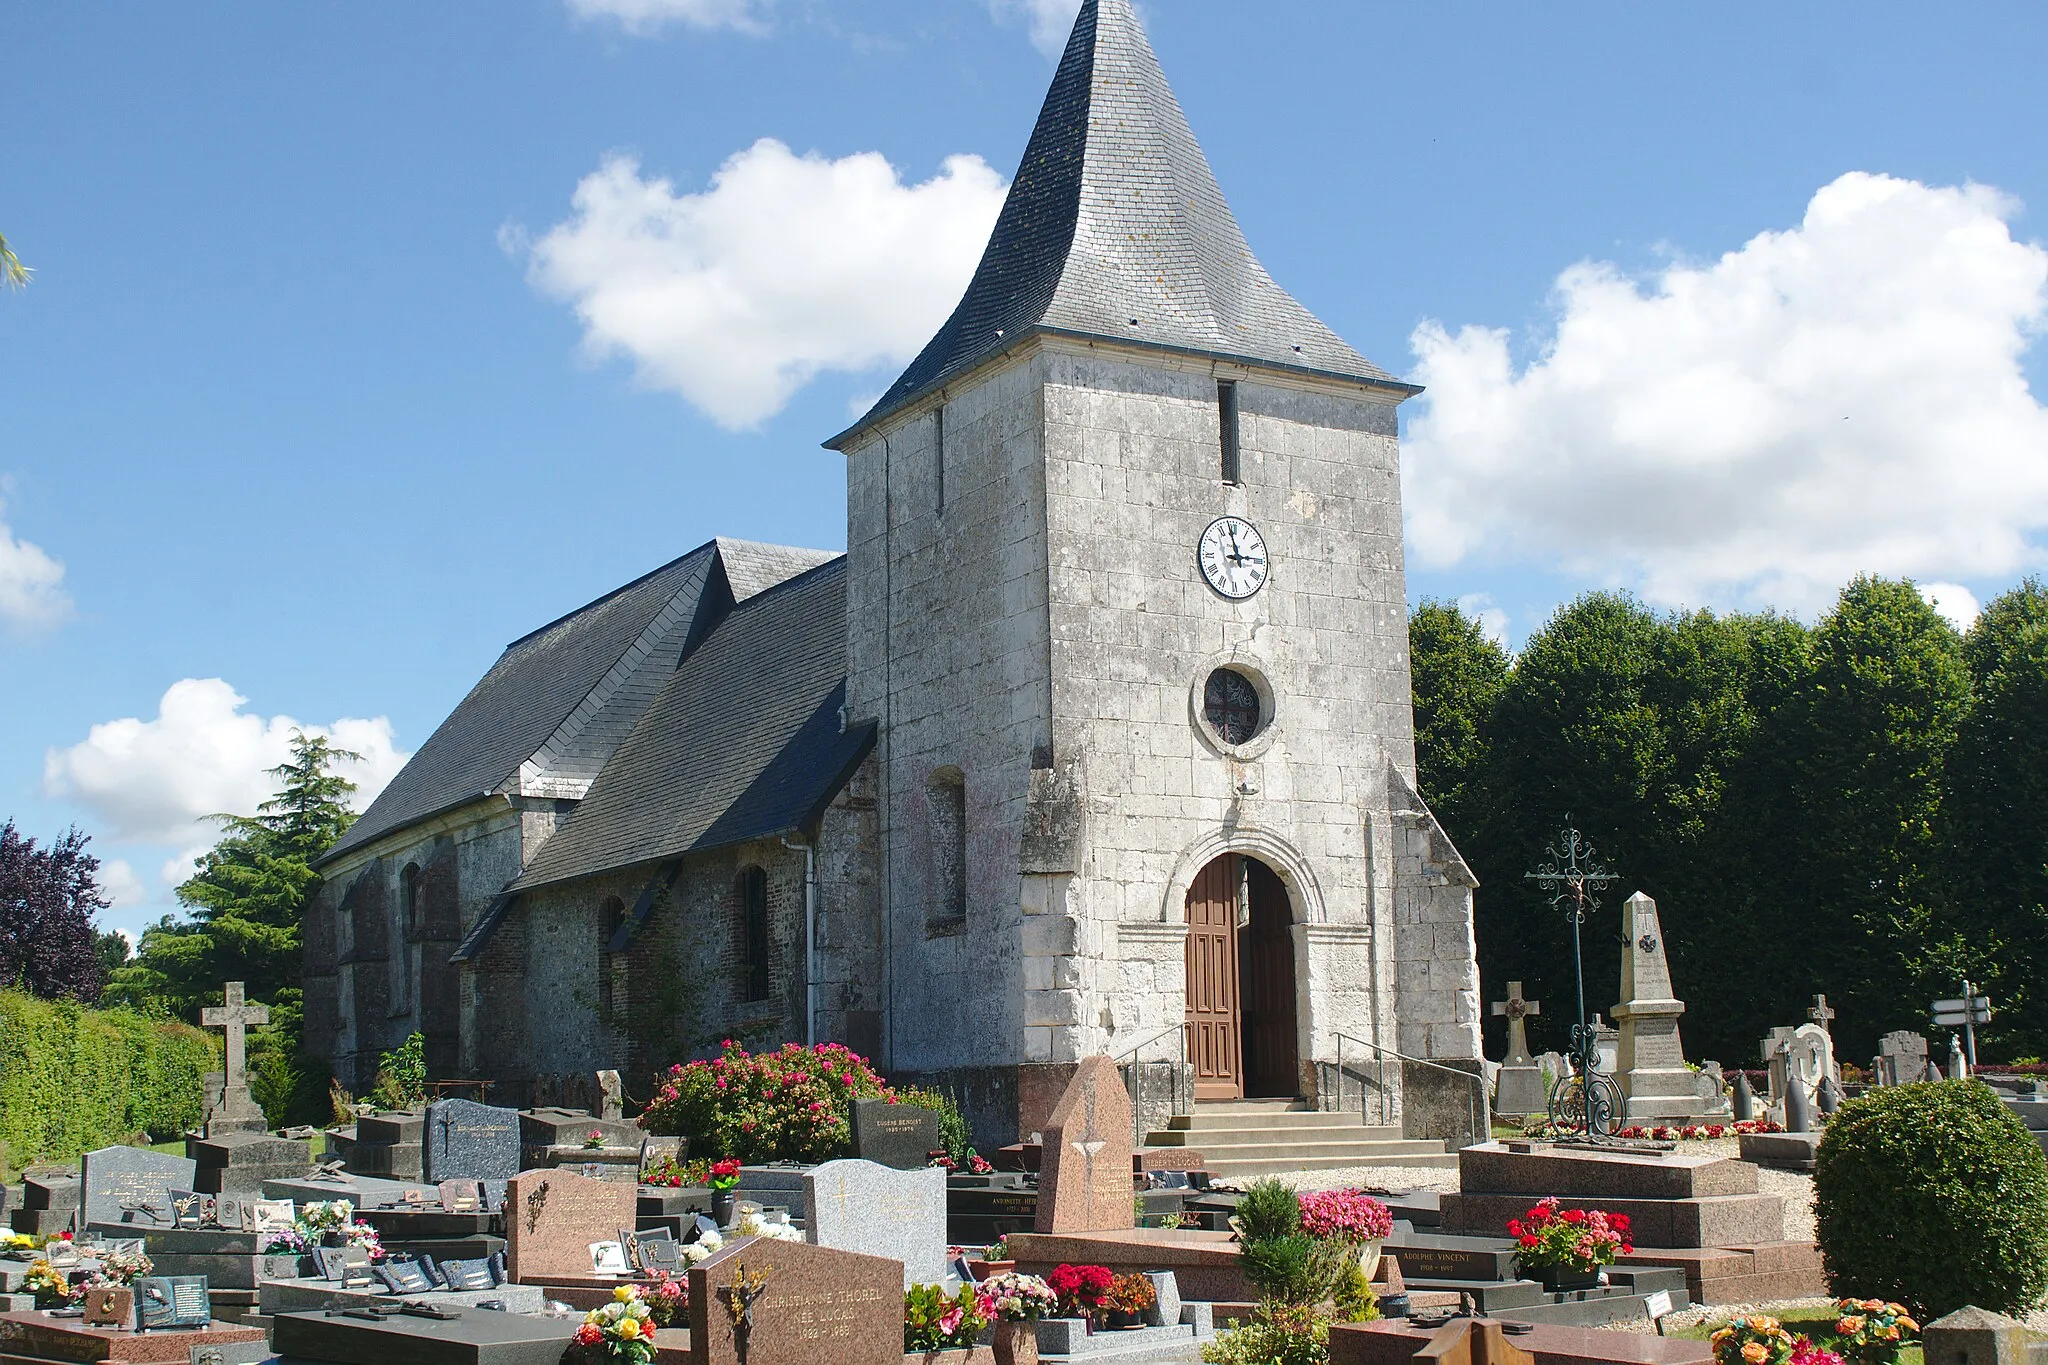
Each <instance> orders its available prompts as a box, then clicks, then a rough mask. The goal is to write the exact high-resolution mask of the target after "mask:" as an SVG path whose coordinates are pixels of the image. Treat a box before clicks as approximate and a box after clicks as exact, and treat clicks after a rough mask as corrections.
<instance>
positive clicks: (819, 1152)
mask: <svg viewBox="0 0 2048 1365" xmlns="http://www.w3.org/2000/svg"><path fill="white" fill-rule="evenodd" d="M888 1098H893V1096H891V1094H890V1092H889V1087H888V1086H887V1085H885V1084H884V1083H883V1081H882V1078H881V1077H880V1076H878V1075H876V1074H875V1069H874V1068H873V1067H871V1066H869V1065H868V1063H867V1059H866V1058H864V1057H862V1056H860V1055H858V1054H857V1053H855V1052H853V1051H851V1050H849V1049H847V1048H845V1047H842V1046H840V1045H839V1044H838V1043H823V1044H820V1045H819V1046H817V1047H814V1048H807V1047H804V1046H802V1045H800V1044H797V1043H790V1044H788V1045H786V1046H785V1047H783V1048H781V1049H780V1050H779V1051H776V1052H764V1053H761V1054H760V1055H758V1056H756V1055H754V1054H751V1053H749V1052H748V1051H747V1050H746V1049H745V1048H743V1047H741V1046H740V1045H739V1044H738V1043H736V1042H734V1041H732V1040H731V1039H730V1038H728V1039H727V1040H726V1041H725V1046H724V1050H723V1051H722V1052H721V1053H720V1054H719V1055H718V1056H717V1057H714V1058H712V1059H711V1060H710V1061H708V1062H691V1063H689V1064H688V1065H678V1066H672V1067H670V1068H669V1069H668V1072H667V1074H665V1075H661V1076H657V1077H656V1078H655V1093H654V1100H653V1102H652V1103H651V1104H649V1105H648V1106H647V1110H646V1112H645V1113H643V1114H641V1115H640V1126H641V1127H642V1128H644V1129H646V1130H647V1131H648V1132H650V1133H661V1134H667V1135H673V1136H678V1137H685V1138H688V1139H689V1140H690V1150H691V1151H692V1152H698V1153H704V1154H710V1153H716V1154H718V1155H719V1156H724V1157H736V1158H738V1159H739V1160H741V1161H744V1162H747V1163H750V1164H752V1163H757V1162H767V1161H828V1160H830V1159H831V1158H833V1157H836V1156H843V1155H845V1153H846V1151H847V1149H848V1146H849V1145H850V1144H851V1142H852V1139H853V1129H852V1122H851V1115H852V1113H853V1102H854V1101H855V1100H857V1099H888Z"/></svg>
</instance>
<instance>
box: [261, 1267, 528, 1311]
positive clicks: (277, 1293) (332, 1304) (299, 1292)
mask: <svg viewBox="0 0 2048 1365" xmlns="http://www.w3.org/2000/svg"><path fill="white" fill-rule="evenodd" d="M256 1292H257V1302H258V1303H259V1304H260V1305H261V1309H262V1311H263V1313H264V1314H265V1315H267V1316H269V1317H276V1316H278V1315H279V1314H281V1313H324V1312H326V1311H327V1310H328V1309H330V1308H361V1307H364V1306H366V1305H368V1304H372V1303H379V1302H386V1303H388V1302H390V1301H391V1297H392V1296H391V1295H390V1294H387V1293H385V1292H384V1291H383V1289H382V1288H381V1287H379V1288H376V1289H344V1288H343V1287H342V1286H341V1285H339V1284H336V1283H335V1282H334V1281H333V1280H327V1279H319V1278H304V1277H302V1278H299V1279H293V1280H265V1281H264V1282H263V1283H262V1284H260V1285H258V1286H257V1287H256ZM417 1297H418V1298H419V1300H420V1302H422V1303H431V1304H433V1305H434V1306H435V1307H437V1308H475V1307H477V1306H478V1305H480V1304H485V1303H502V1304H503V1305H504V1308H503V1309H502V1310H501V1311H503V1312H507V1313H540V1312H545V1311H546V1309H547V1293H546V1291H544V1290H542V1289H541V1288H540V1287H539V1286H537V1285H529V1284H505V1285H499V1286H498V1287H497V1288H495V1289H439V1290H435V1291H434V1292H433V1293H431V1294H421V1295H418V1296H417Z"/></svg>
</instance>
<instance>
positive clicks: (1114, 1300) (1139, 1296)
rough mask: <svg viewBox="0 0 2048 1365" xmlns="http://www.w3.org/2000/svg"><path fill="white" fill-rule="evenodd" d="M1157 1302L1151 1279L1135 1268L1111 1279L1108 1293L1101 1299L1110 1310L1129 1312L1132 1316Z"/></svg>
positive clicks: (1157, 1298)
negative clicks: (1128, 1272)
mask: <svg viewBox="0 0 2048 1365" xmlns="http://www.w3.org/2000/svg"><path fill="white" fill-rule="evenodd" d="M1158 1302H1159V1294H1158V1291H1156V1290H1155V1289H1153V1287H1152V1281H1151V1280H1150V1279H1149V1278H1147V1277H1146V1276H1144V1275H1142V1274H1140V1273H1139V1272H1137V1271H1135V1270H1134V1271H1132V1272H1131V1273H1130V1274H1128V1275H1119V1276H1117V1277H1116V1278H1115V1279H1113V1280H1111V1281H1110V1283H1109V1295H1108V1297H1107V1298H1106V1299H1105V1300H1104V1301H1103V1303H1104V1306H1105V1307H1106V1308H1108V1309H1110V1310H1111V1311H1112V1312H1117V1313H1129V1314H1130V1315H1132V1316H1133V1317H1136V1316H1137V1315H1138V1314H1140V1313H1143V1312H1144V1311H1145V1310H1146V1309H1148V1308H1150V1307H1151V1306H1152V1305H1153V1304H1155V1303H1158Z"/></svg>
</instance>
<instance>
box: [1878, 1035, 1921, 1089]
mask: <svg viewBox="0 0 2048 1365" xmlns="http://www.w3.org/2000/svg"><path fill="white" fill-rule="evenodd" d="M1877 1070H1878V1084H1880V1085H1907V1084H1909V1083H1911V1082H1913V1081H1924V1080H1926V1079H1927V1039H1926V1038H1925V1037H1923V1036H1922V1035H1920V1034H1918V1033H1915V1032H1913V1031H1912V1030H1911V1029H1900V1030H1898V1031H1897V1032H1895V1033H1887V1034H1886V1035H1885V1036H1884V1037H1882V1038H1880V1039H1878V1041H1877Z"/></svg>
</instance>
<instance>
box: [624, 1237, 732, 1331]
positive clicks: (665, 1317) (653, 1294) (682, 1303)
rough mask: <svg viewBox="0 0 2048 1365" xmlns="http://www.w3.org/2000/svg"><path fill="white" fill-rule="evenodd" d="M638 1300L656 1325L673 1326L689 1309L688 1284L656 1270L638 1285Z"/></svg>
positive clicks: (663, 1271) (681, 1319)
mask: <svg viewBox="0 0 2048 1365" xmlns="http://www.w3.org/2000/svg"><path fill="white" fill-rule="evenodd" d="M705 1254H706V1255H709V1254H710V1253H709V1252H706V1253H705ZM614 1292H615V1293H616V1292H617V1291H614ZM640 1301H641V1302H642V1303H644V1304H646V1305H647V1315H648V1316H649V1317H650V1318H652V1319H653V1320H654V1325H655V1326H656V1327H673V1326H675V1325H676V1324H677V1323H679V1322H681V1321H683V1319H684V1317H685V1316H686V1315H687V1314H688V1313H689V1311H690V1286H689V1285H688V1284H687V1283H685V1282H684V1281H682V1280H679V1279H677V1278H676V1277H675V1276H673V1275H671V1274H669V1273H668V1272H667V1271H666V1270H657V1271H655V1272H654V1278H653V1279H651V1280H649V1281H648V1282H647V1283H646V1284H643V1285H641V1286H640Z"/></svg>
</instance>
